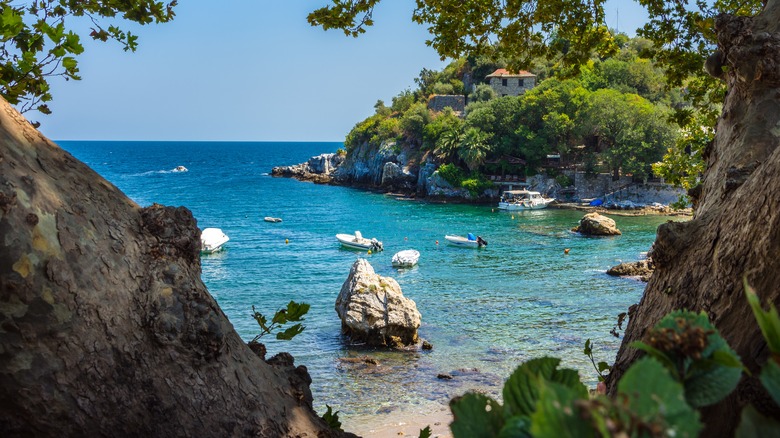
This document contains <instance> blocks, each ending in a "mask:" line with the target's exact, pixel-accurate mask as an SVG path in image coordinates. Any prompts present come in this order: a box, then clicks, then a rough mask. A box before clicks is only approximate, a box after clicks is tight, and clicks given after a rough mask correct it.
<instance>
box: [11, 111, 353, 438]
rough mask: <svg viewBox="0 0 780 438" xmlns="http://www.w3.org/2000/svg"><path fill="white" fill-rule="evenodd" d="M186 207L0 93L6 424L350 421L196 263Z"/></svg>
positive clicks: (214, 430) (57, 430)
mask: <svg viewBox="0 0 780 438" xmlns="http://www.w3.org/2000/svg"><path fill="white" fill-rule="evenodd" d="M199 249H200V231H199V230H198V228H197V223H196V221H195V219H194V218H193V217H192V214H191V213H190V211H189V210H187V209H186V208H183V207H179V208H173V207H163V206H160V205H154V206H151V207H149V208H140V207H139V206H138V205H136V204H135V203H134V202H133V201H131V200H130V199H128V198H127V197H126V196H125V195H124V194H123V193H122V192H120V191H119V190H118V189H117V188H116V187H115V186H113V185H112V184H111V183H109V182H108V181H106V180H105V179H103V178H102V177H101V176H100V175H98V174H96V173H95V172H94V171H92V170H91V169H90V168H88V167H87V166H86V165H85V164H83V163H81V162H80V161H78V160H77V159H75V158H74V157H73V156H71V155H70V154H69V153H67V152H65V151H63V150H62V149H60V148H59V147H57V145H55V144H54V143H52V142H51V141H49V140H48V139H46V138H45V137H44V136H43V135H41V134H40V133H39V132H38V131H36V130H35V129H34V128H33V127H32V125H30V123H29V122H27V121H26V120H25V119H24V118H23V117H22V116H21V115H20V114H19V113H17V112H16V111H15V110H14V109H13V108H11V106H10V105H8V103H7V102H5V101H4V100H2V99H0V325H1V326H2V329H0V436H3V437H12V436H42V437H46V436H253V437H255V436H262V437H279V436H339V435H341V433H340V432H335V431H333V430H331V429H330V428H328V426H327V425H326V424H325V423H324V422H323V421H322V420H321V419H320V418H319V417H318V416H317V415H316V414H315V412H314V411H313V409H312V398H311V392H310V391H309V383H310V382H311V379H310V377H309V375H308V373H307V372H306V368H305V367H302V366H299V367H295V366H294V365H293V360H292V357H290V356H289V355H280V356H277V358H276V359H271V360H269V361H268V362H265V361H263V360H261V358H259V357H258V356H257V355H256V354H255V353H253V352H252V351H251V350H250V349H249V348H248V347H247V345H246V344H245V343H244V342H243V341H242V340H241V338H240V337H239V336H238V334H237V333H236V332H235V330H234V329H233V326H232V325H231V323H230V322H229V321H228V319H227V318H226V317H225V315H224V313H223V312H222V310H220V308H219V306H218V305H217V303H216V302H215V301H214V298H213V297H212V296H211V295H210V294H209V292H208V291H207V290H206V287H205V285H204V284H203V282H202V281H201V279H200V270H201V267H200V258H199V255H198V253H199Z"/></svg>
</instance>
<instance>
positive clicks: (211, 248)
mask: <svg viewBox="0 0 780 438" xmlns="http://www.w3.org/2000/svg"><path fill="white" fill-rule="evenodd" d="M228 240H230V238H229V237H228V236H227V234H225V233H223V232H222V230H220V229H219V228H206V229H204V230H203V231H202V232H201V233H200V252H202V253H205V254H211V253H213V252H217V251H219V250H221V249H222V245H224V244H225V243H227V241H228Z"/></svg>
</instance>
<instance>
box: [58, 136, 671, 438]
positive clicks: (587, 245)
mask: <svg viewBox="0 0 780 438" xmlns="http://www.w3.org/2000/svg"><path fill="white" fill-rule="evenodd" d="M61 144H62V145H63V147H64V148H65V149H66V150H68V151H70V152H71V153H73V154H74V155H75V156H76V157H77V158H79V159H81V160H83V161H85V162H86V163H87V164H89V165H90V166H92V167H93V168H94V169H96V170H97V171H98V172H99V173H101V174H102V175H103V176H104V177H106V178H107V179H108V180H109V181H111V182H112V183H114V184H116V185H117V186H118V187H119V188H120V189H122V190H123V191H124V192H125V193H126V194H127V195H128V196H130V197H131V198H132V199H133V200H135V201H136V202H138V203H139V204H141V205H149V204H151V203H152V202H158V203H162V204H167V205H175V206H178V205H184V206H186V207H188V208H190V209H191V210H192V211H193V214H194V215H195V217H196V218H197V219H198V224H199V226H201V228H205V227H219V228H222V229H223V231H225V233H227V234H228V236H230V239H231V240H230V242H229V243H228V244H227V247H226V250H225V251H223V252H221V253H218V254H214V255H210V256H204V257H203V258H202V265H203V279H204V281H205V283H206V284H207V286H208V288H209V291H210V292H211V294H212V295H213V296H214V297H215V299H216V300H217V302H218V303H219V305H220V306H221V307H222V309H223V310H224V311H225V313H226V314H227V316H228V317H229V318H230V321H231V322H232V323H233V325H234V326H235V328H236V330H237V331H238V332H239V334H241V336H242V337H244V338H245V339H251V338H252V337H253V336H254V334H255V333H257V331H258V329H257V326H256V324H255V322H254V320H253V319H252V318H251V315H250V314H251V307H252V305H255V306H256V307H257V308H258V310H261V311H264V312H265V313H269V314H270V313H273V311H274V310H275V309H276V308H280V307H282V306H284V305H285V304H286V303H287V302H288V301H290V300H296V301H305V302H307V303H310V304H311V310H310V312H309V315H308V316H307V321H306V326H307V327H306V330H305V332H304V333H303V334H301V335H300V336H298V337H297V338H295V339H294V340H293V341H291V342H286V343H283V342H279V341H276V340H273V339H267V340H266V338H264V339H263V340H264V341H266V344H267V347H268V351H269V354H274V353H276V352H279V351H289V352H290V353H292V354H293V356H294V357H295V361H296V364H305V365H306V366H307V367H308V369H309V372H310V374H311V375H312V378H313V380H314V381H313V383H312V391H313V393H314V396H315V408H317V410H318V411H320V412H324V406H325V404H328V405H331V406H334V407H335V408H336V409H337V410H339V411H341V417H342V419H343V420H345V421H346V422H347V423H348V422H349V421H350V418H357V417H360V416H365V415H370V414H387V413H397V412H405V411H410V410H415V409H418V408H422V407H429V406H431V405H437V404H446V403H447V402H448V401H449V399H450V398H451V397H453V396H455V395H459V394H462V393H463V392H464V391H465V390H467V389H478V390H480V391H484V392H487V393H489V394H492V395H499V394H500V388H501V385H502V384H503V380H504V379H505V378H506V377H507V376H508V375H509V374H510V373H511V372H512V370H514V368H515V367H516V366H517V365H519V364H520V363H521V362H523V361H524V360H527V359H530V358H533V357H538V356H542V355H554V356H558V357H561V358H562V361H563V364H564V365H566V366H568V367H573V368H575V369H578V370H579V371H580V374H581V376H582V377H583V379H584V380H585V381H586V382H587V383H589V384H591V385H595V382H596V374H595V371H594V370H593V368H592V366H591V365H590V362H589V361H588V359H587V358H586V357H585V356H584V355H583V354H582V347H583V344H584V342H585V340H586V339H588V338H590V339H591V340H593V342H594V343H595V348H594V352H595V354H596V356H597V357H596V358H597V360H606V361H608V362H609V361H612V360H613V359H614V356H615V354H616V352H617V348H618V346H619V342H620V340H619V339H616V338H614V337H613V336H612V335H610V334H609V330H610V329H611V328H612V327H613V326H614V324H615V322H616V316H617V314H618V313H620V312H623V311H625V310H626V309H627V308H628V306H630V305H631V304H634V303H636V302H638V301H639V299H640V297H641V295H642V291H643V289H644V284H643V283H639V282H637V281H633V280H628V279H620V278H613V277H609V276H607V275H606V274H605V271H606V270H607V269H608V268H609V267H610V266H613V265H615V264H617V263H619V262H621V261H632V260H636V259H637V258H638V257H639V256H640V253H641V252H644V251H647V249H648V248H649V247H650V245H651V244H652V242H653V240H654V238H655V229H656V227H657V226H658V225H659V224H660V223H662V222H664V221H666V220H668V218H665V217H617V216H616V217H614V219H615V221H616V222H617V224H618V227H619V228H620V229H621V230H622V231H623V235H622V236H617V237H608V238H585V237H581V236H579V235H576V234H574V233H571V232H570V231H569V229H570V228H571V227H573V226H575V225H576V223H577V221H578V220H579V219H580V218H581V217H582V213H581V212H575V211H566V210H554V209H546V210H536V211H529V212H521V213H506V212H498V211H497V210H496V211H493V209H492V208H491V207H489V206H472V205H458V204H429V203H425V202H415V201H404V200H397V199H395V198H392V197H389V196H384V195H381V194H375V193H368V192H364V191H360V190H355V189H350V188H346V187H332V186H321V185H314V184H310V183H302V182H298V181H295V180H292V179H285V178H272V177H270V176H268V172H270V170H271V167H272V166H275V165H289V164H295V163H299V162H303V161H305V160H306V159H308V157H310V156H312V155H317V154H319V153H322V152H329V151H335V150H336V148H338V147H339V146H340V144H339V143H217V142H210V143H191V142H62V143H61ZM179 165H183V166H186V167H187V168H188V169H189V171H188V172H186V173H176V172H171V171H170V170H171V169H173V168H175V167H176V166H179ZM264 216H276V217H281V218H283V219H284V221H283V222H281V223H266V222H264V221H263V220H262V218H263V217H264ZM355 230H360V231H361V232H362V233H363V235H364V236H366V237H369V238H370V237H376V238H378V239H379V240H381V241H383V242H384V246H385V251H384V252H382V253H377V254H371V255H367V254H364V253H359V252H355V251H351V250H345V249H342V248H340V247H339V246H338V244H337V241H336V239H335V235H336V234H337V233H352V232H353V231H355ZM468 232H473V233H474V234H477V235H481V236H483V237H484V238H485V239H486V240H488V242H489V245H488V247H487V248H485V249H481V250H475V249H465V248H457V247H453V246H449V245H446V244H445V240H444V235H445V234H460V235H465V234H466V233H468ZM285 239H287V240H289V243H288V244H286V243H285ZM437 240H438V241H439V244H438V245H437V244H436V241H437ZM408 248H414V249H417V250H418V251H420V253H421V256H420V262H419V265H418V266H416V267H414V268H412V269H408V270H397V269H393V268H392V267H391V265H390V259H391V257H392V255H393V254H394V253H395V252H397V251H399V250H402V249H408ZM564 248H570V249H571V251H570V253H569V254H568V255H565V254H564ZM358 257H365V258H366V259H367V260H369V262H370V263H371V265H372V266H373V267H374V269H375V270H376V272H377V273H378V274H380V275H383V276H390V277H393V278H395V279H396V280H397V281H398V283H399V284H400V285H401V288H402V289H403V292H404V295H405V296H407V297H409V298H412V299H413V300H414V301H415V302H416V303H417V307H418V309H419V310H420V312H421V314H422V317H423V325H422V327H421V329H420V335H421V336H422V337H423V338H425V339H427V340H428V341H429V342H431V343H432V344H433V346H434V349H433V350H432V351H430V352H419V353H396V352H378V351H369V350H363V349H359V348H353V347H350V346H349V345H348V343H347V342H346V341H345V339H343V338H342V337H341V335H340V321H339V319H338V317H337V315H336V313H335V310H334V304H335V300H336V296H337V295H338V292H339V290H340V288H341V284H342V283H343V281H344V280H345V279H346V277H347V275H348V273H349V269H350V267H351V265H352V263H353V262H354V261H355V260H356V258H358ZM363 355H367V356H370V357H373V358H376V359H378V360H379V362H380V365H379V366H367V365H356V364H352V363H344V362H342V361H340V360H339V359H340V358H344V357H359V356H363ZM439 373H449V374H452V375H454V376H455V378H454V379H453V380H451V381H442V380H439V379H437V377H436V376H437V374H439Z"/></svg>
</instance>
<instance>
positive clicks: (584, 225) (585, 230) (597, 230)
mask: <svg viewBox="0 0 780 438" xmlns="http://www.w3.org/2000/svg"><path fill="white" fill-rule="evenodd" d="M572 231H575V232H578V233H580V234H584V235H587V236H618V235H620V234H622V233H621V232H620V230H618V229H617V225H616V224H615V221H614V220H612V219H610V218H608V217H606V216H602V215H600V214H598V213H588V214H586V215H585V216H583V217H582V219H580V225H579V226H578V227H575V228H574V229H573V230H572Z"/></svg>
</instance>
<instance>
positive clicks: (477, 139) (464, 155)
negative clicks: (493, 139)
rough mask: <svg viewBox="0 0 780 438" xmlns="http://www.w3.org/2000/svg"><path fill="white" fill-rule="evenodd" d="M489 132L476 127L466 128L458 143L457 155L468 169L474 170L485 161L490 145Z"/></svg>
mask: <svg viewBox="0 0 780 438" xmlns="http://www.w3.org/2000/svg"><path fill="white" fill-rule="evenodd" d="M489 139H490V134H487V133H485V132H483V131H481V130H480V129H478V128H467V129H466V132H464V133H463V136H462V137H461V139H460V144H459V145H458V156H459V157H460V158H461V159H462V160H463V161H464V162H465V163H466V166H468V168H469V170H471V171H472V172H473V171H476V170H477V169H479V166H481V165H482V163H484V162H485V157H487V153H488V150H489V149H490V145H489V144H488V140H489Z"/></svg>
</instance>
